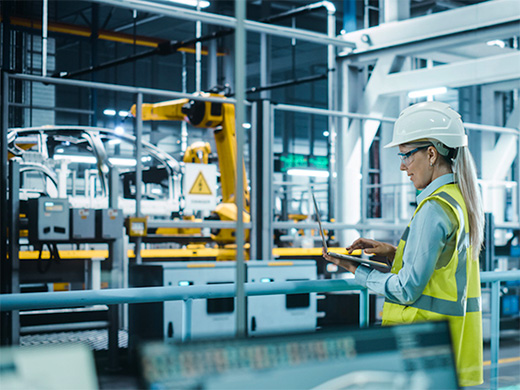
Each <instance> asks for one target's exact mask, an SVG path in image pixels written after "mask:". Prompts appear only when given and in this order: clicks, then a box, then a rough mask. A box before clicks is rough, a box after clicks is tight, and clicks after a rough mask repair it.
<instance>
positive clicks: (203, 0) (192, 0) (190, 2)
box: [167, 0, 210, 8]
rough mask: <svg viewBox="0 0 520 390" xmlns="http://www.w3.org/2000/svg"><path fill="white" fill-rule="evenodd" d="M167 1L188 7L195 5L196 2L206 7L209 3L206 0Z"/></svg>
mask: <svg viewBox="0 0 520 390" xmlns="http://www.w3.org/2000/svg"><path fill="white" fill-rule="evenodd" d="M167 1H169V2H170V3H175V4H181V5H189V6H190V7H196V6H197V3H198V5H199V7H200V8H207V7H209V5H210V2H209V1H206V0H200V1H197V0H167Z"/></svg>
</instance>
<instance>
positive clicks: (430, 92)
mask: <svg viewBox="0 0 520 390" xmlns="http://www.w3.org/2000/svg"><path fill="white" fill-rule="evenodd" d="M446 92H448V88H446V87H438V88H430V89H422V90H420V91H411V92H408V97H409V98H410V99H416V98H420V97H427V96H434V95H442V94H443V93H446Z"/></svg>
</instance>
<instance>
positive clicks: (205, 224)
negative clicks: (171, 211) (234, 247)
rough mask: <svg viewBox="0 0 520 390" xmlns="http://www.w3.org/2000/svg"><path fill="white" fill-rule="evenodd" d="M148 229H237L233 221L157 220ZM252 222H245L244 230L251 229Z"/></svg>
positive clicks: (149, 224)
mask: <svg viewBox="0 0 520 390" xmlns="http://www.w3.org/2000/svg"><path fill="white" fill-rule="evenodd" d="M148 227H149V228H151V229H153V228H159V227H177V228H217V229H234V228H235V227H236V223H235V222H231V221H210V220H207V221H202V222H193V221H182V220H178V221H173V220H155V221H148ZM251 227H252V223H251V222H244V228H246V229H251Z"/></svg>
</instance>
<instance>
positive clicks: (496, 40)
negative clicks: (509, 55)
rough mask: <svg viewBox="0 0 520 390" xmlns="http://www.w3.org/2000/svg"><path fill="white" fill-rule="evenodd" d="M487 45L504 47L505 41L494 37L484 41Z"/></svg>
mask: <svg viewBox="0 0 520 390" xmlns="http://www.w3.org/2000/svg"><path fill="white" fill-rule="evenodd" d="M486 43H487V44H488V46H498V47H501V48H502V49H504V48H505V47H506V43H505V42H504V41H502V40H500V39H495V40H493V41H488V42H486Z"/></svg>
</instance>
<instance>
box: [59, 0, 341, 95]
mask: <svg viewBox="0 0 520 390" xmlns="http://www.w3.org/2000/svg"><path fill="white" fill-rule="evenodd" d="M324 3H328V4H331V3H329V2H328V1H322V2H320V3H316V4H315V7H311V6H313V5H312V4H311V5H310V6H305V7H301V8H298V9H294V10H291V11H289V12H286V13H283V14H280V15H274V16H272V17H270V18H267V19H261V20H260V22H265V23H272V22H274V21H276V20H280V19H284V18H287V17H290V16H293V15H297V14H299V13H305V12H310V11H311V10H314V9H317V8H319V7H321V6H324ZM332 7H334V6H333V5H332ZM329 8H330V6H329V7H328V8H327V9H329ZM304 9H305V10H304ZM334 9H335V8H334ZM298 11H299V12H298ZM161 17H162V16H161ZM149 19H151V18H149ZM197 23H200V20H197ZM133 26H134V24H132V27H133ZM234 32H235V29H234V28H230V29H226V30H220V31H215V32H212V33H211V34H208V35H204V36H200V34H199V36H197V37H196V38H194V39H189V40H187V41H175V42H161V43H158V44H157V47H156V48H154V49H152V50H148V51H145V52H142V53H139V54H133V55H129V56H126V57H124V58H117V59H115V60H111V61H107V62H105V63H103V64H100V65H97V66H90V67H87V68H84V69H80V70H77V71H74V72H65V73H61V74H60V73H58V74H56V75H55V76H59V77H64V78H74V77H77V76H81V75H84V74H87V73H90V72H96V71H99V70H103V69H107V68H110V67H112V66H117V65H123V64H126V63H128V62H134V61H137V60H140V59H143V58H146V57H150V56H153V55H168V54H173V53H175V52H177V51H179V49H181V48H183V47H190V46H191V45H193V44H195V46H196V48H197V47H200V46H201V43H202V42H204V41H209V40H214V39H217V38H220V37H224V36H227V35H230V34H233V33H234ZM264 35H265V33H264ZM183 54H185V53H184V52H183ZM201 54H202V51H201ZM262 85H263V84H262ZM196 90H197V91H199V90H201V89H200V88H198V89H196Z"/></svg>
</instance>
